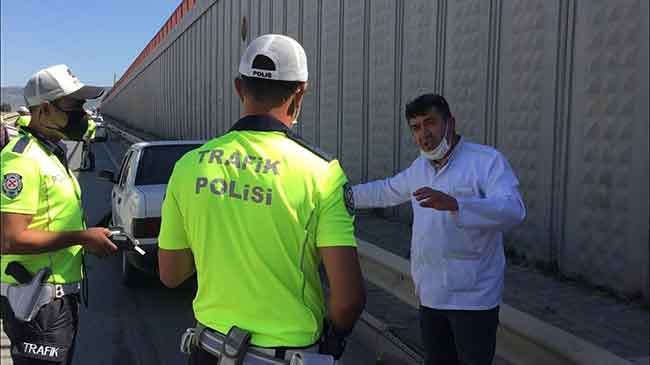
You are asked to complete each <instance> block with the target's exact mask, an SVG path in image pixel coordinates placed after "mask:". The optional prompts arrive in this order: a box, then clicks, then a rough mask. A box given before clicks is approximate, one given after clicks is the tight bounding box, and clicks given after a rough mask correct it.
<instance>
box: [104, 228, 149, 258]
mask: <svg viewBox="0 0 650 365" xmlns="http://www.w3.org/2000/svg"><path fill="white" fill-rule="evenodd" d="M108 229H109V230H110V231H111V236H110V237H109V239H110V240H111V241H113V243H114V244H115V245H116V246H117V248H119V249H120V250H123V251H135V252H137V253H139V254H140V255H142V256H144V255H145V254H146V252H145V251H144V250H143V249H142V248H140V242H139V241H138V240H137V239H135V238H133V237H131V236H129V235H128V234H127V233H126V232H124V230H123V229H122V228H121V227H109V228H108Z"/></svg>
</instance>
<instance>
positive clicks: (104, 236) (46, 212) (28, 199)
mask: <svg viewBox="0 0 650 365" xmlns="http://www.w3.org/2000/svg"><path fill="white" fill-rule="evenodd" d="M102 92H103V89H101V88H96V87H92V86H85V85H83V84H82V83H81V82H80V81H79V80H78V79H77V78H76V77H75V76H74V75H73V74H72V72H71V71H70V69H69V68H68V67H67V66H65V65H56V66H51V67H48V68H46V69H44V70H41V71H39V72H37V73H36V74H34V75H33V76H32V77H31V78H30V79H29V81H28V82H27V85H26V86H25V89H24V94H25V100H26V101H27V104H28V105H29V108H30V111H31V114H32V120H31V122H30V124H29V127H22V128H20V130H19V133H20V134H19V136H18V137H17V138H14V139H12V140H11V141H10V142H9V144H7V145H6V146H5V147H4V148H3V149H2V152H1V154H0V157H1V161H2V162H1V173H0V175H1V178H2V193H1V194H0V199H1V200H0V203H1V205H0V211H1V218H2V219H1V228H2V229H1V230H0V231H1V235H0V241H1V244H2V256H1V257H2V264H1V272H0V275H1V276H0V279H1V280H0V281H1V282H2V315H3V317H4V318H3V319H4V331H5V332H6V334H7V336H8V337H9V340H10V341H11V356H12V358H13V361H14V364H16V365H20V364H39V363H43V364H70V363H71V362H72V357H73V349H74V342H75V337H76V333H77V327H78V300H79V292H80V287H81V285H80V282H81V280H82V277H83V273H82V255H83V252H84V250H87V251H89V252H91V253H94V254H97V255H99V256H104V255H107V254H109V253H111V252H115V251H116V250H117V247H115V245H114V244H113V243H112V242H111V241H110V240H109V238H108V236H109V235H110V232H109V231H108V230H107V229H105V228H90V229H86V228H85V222H84V216H83V211H82V207H81V198H80V197H81V193H80V190H79V183H78V182H77V180H76V178H75V177H74V175H72V173H71V172H70V170H69V169H68V166H67V159H66V156H65V153H64V152H63V150H62V149H61V147H60V146H59V145H58V144H57V142H59V141H60V140H79V139H80V138H81V137H82V136H83V134H84V132H85V130H86V124H87V119H88V117H87V116H86V114H85V113H84V111H83V108H82V106H83V104H84V102H85V100H86V99H93V98H97V97H99V96H100V95H101V93H102ZM10 265H13V266H16V267H18V268H20V270H18V271H16V272H15V273H12V275H9V274H7V273H6V272H5V271H6V270H7V267H9V266H10ZM23 269H24V270H23ZM46 269H47V270H49V271H50V272H51V274H49V275H45V277H46V278H47V280H46V282H47V283H45V284H40V283H38V284H39V286H38V288H39V289H38V290H39V291H40V292H41V293H43V292H45V291H42V288H52V289H53V290H52V295H51V296H47V297H41V296H39V303H38V305H42V306H40V310H39V308H38V307H34V308H35V309H34V310H35V311H36V312H35V316H34V317H33V318H31V320H30V319H26V317H21V316H19V315H18V313H20V312H22V309H24V308H19V307H21V306H23V305H25V303H23V302H20V301H12V299H14V298H12V293H16V292H18V291H20V290H24V289H25V286H23V287H19V286H17V285H16V284H17V283H24V282H25V281H29V280H30V277H32V276H34V275H35V274H37V273H39V274H40V273H41V272H44V270H46ZM9 271H11V270H9ZM21 271H22V272H21ZM18 274H20V275H18ZM37 275H38V274H37Z"/></svg>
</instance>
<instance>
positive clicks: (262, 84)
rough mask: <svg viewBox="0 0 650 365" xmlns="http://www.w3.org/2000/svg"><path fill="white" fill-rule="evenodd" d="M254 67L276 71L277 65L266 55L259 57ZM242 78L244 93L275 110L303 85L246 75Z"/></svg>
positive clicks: (295, 82) (296, 82) (254, 61)
mask: <svg viewBox="0 0 650 365" xmlns="http://www.w3.org/2000/svg"><path fill="white" fill-rule="evenodd" d="M252 66H253V68H255V69H258V70H270V71H274V70H275V63H274V62H273V61H272V60H271V59H270V58H268V57H266V56H264V55H257V56H256V57H255V59H254V60H253V65H252ZM240 78H241V80H242V88H243V91H244V93H246V94H247V95H250V96H251V97H253V99H255V100H256V101H257V102H258V103H261V104H263V105H265V106H267V107H269V108H274V107H276V106H279V105H281V104H282V103H284V102H285V101H287V99H289V97H290V96H291V95H292V94H293V93H295V92H296V89H297V88H298V87H299V86H300V84H302V82H300V81H280V80H270V79H263V78H258V77H249V76H244V75H241V76H240Z"/></svg>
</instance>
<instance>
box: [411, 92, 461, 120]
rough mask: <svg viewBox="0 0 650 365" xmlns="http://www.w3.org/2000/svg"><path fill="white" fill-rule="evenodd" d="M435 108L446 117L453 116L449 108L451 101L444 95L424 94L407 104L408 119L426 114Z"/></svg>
mask: <svg viewBox="0 0 650 365" xmlns="http://www.w3.org/2000/svg"><path fill="white" fill-rule="evenodd" d="M433 108H435V109H436V111H437V112H438V113H440V115H441V116H442V117H443V118H444V119H449V118H451V110H449V103H447V100H445V98H444V97H442V95H438V94H423V95H420V96H418V97H417V98H415V99H413V100H411V101H410V102H409V103H408V104H406V112H405V114H406V120H407V121H409V120H410V119H413V118H415V117H417V116H421V115H424V114H426V113H428V112H430V111H431V109H433Z"/></svg>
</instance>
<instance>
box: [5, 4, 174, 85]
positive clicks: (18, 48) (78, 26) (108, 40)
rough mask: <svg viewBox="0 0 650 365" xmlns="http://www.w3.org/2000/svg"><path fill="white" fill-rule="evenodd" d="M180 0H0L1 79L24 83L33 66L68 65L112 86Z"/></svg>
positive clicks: (88, 80) (81, 76)
mask: <svg viewBox="0 0 650 365" xmlns="http://www.w3.org/2000/svg"><path fill="white" fill-rule="evenodd" d="M178 4H180V0H108V1H106V0H105V1H97V0H86V1H83V0H2V1H0V84H1V85H2V86H20V87H23V86H25V83H26V82H27V79H29V77H30V76H31V75H32V74H34V73H35V72H36V71H38V70H40V69H43V68H45V67H47V66H50V65H56V64H60V63H64V64H67V65H68V66H69V67H70V69H71V70H72V72H73V73H74V74H75V75H76V76H77V77H79V79H80V80H81V82H83V83H85V84H88V85H97V86H111V85H113V73H117V79H119V78H120V76H121V75H122V74H123V73H124V71H126V69H127V68H128V67H129V66H130V65H131V62H133V60H134V59H135V58H136V57H137V56H138V54H140V51H142V49H143V48H144V47H145V46H146V45H147V43H148V42H149V41H150V40H151V38H153V36H154V35H155V34H156V32H158V30H159V29H160V27H161V26H162V25H163V24H164V23H165V21H167V18H169V16H170V15H171V14H172V12H173V11H174V9H176V7H177V6H178Z"/></svg>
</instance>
